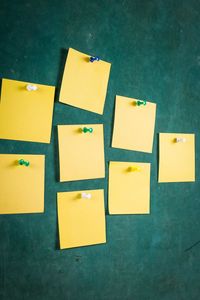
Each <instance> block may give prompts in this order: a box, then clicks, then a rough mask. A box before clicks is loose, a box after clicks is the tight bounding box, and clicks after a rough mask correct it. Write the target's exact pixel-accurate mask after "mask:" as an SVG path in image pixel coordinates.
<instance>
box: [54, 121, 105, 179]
mask: <svg viewBox="0 0 200 300" xmlns="http://www.w3.org/2000/svg"><path fill="white" fill-rule="evenodd" d="M84 128H86V129H87V130H90V129H92V132H89V131H87V132H83V129H84ZM58 139H59V160H60V181H72V180H82V179H94V178H103V177H105V158H104V137H103V125H102V124H89V125H58Z"/></svg>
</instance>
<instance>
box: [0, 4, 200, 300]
mask: <svg viewBox="0 0 200 300" xmlns="http://www.w3.org/2000/svg"><path fill="white" fill-rule="evenodd" d="M199 18H200V2H199V1H198V0H196V1H195V0H190V1H187V0H181V1H179V0H177V1H172V0H168V1H160V0H152V1H148V0H143V1H141V0H124V1H113V0H110V1H106V0H94V1H90V0H89V1H86V0H76V1H71V0H68V1H67V0H66V1H65V0H60V1H57V0H50V1H42V0H34V1H33V0H21V1H20V0H15V1H7V0H1V1H0V40H1V41H0V76H1V78H2V77H5V78H11V79H17V80H24V81H31V82H38V83H42V84H50V85H56V86H57V87H58V90H57V91H59V85H60V79H61V74H62V70H63V63H64V60H65V56H66V49H67V48H69V47H73V48H75V49H78V50H80V51H83V52H85V53H90V54H93V55H99V56H101V57H102V58H103V59H105V60H107V61H110V62H112V71H111V76H110V81H109V86H108V93H107V98H106V105H105V113H104V115H103V116H100V115H96V114H93V113H90V112H86V111H85V112H83V111H81V110H79V109H76V108H72V107H70V106H67V105H64V104H61V103H58V102H57V98H58V97H57V96H56V99H55V109H54V118H53V129H52V137H51V144H50V145H45V144H38V143H37V144H34V143H28V142H15V141H6V140H1V141H0V153H33V154H37V153H43V154H45V155H46V179H45V213H44V214H31V215H2V216H0V299H2V300H8V299H10V300H23V299H25V300H27V299H34V300H43V299H44V300H54V299H55V300H57V299H61V300H62V299H63V300H86V299H87V300H104V299H105V300H133V299H134V300H135V299H136V300H146V299H147V300H157V299H158V300H169V299H170V300H186V299H190V300H198V299H199V297H200V296H199V295H200V285H199V280H200V273H199V272H200V271H199V270H200V242H199V241H200V232H199V227H200V218H199V208H200V187H199V181H200V174H199V166H200V156H199V153H200V140H199V129H200V102H199V101H200V98H199V92H200V81H199V78H200V43H199V32H200V22H199ZM116 94H118V95H124V96H128V97H136V98H137V97H138V98H140V99H151V100H153V101H155V102H157V104H158V110H157V121H156V128H155V139H154V149H153V154H144V153H139V152H134V151H123V150H118V149H112V148H111V147H110V144H111V134H112V124H113V108H114V99H115V95H116ZM57 95H58V93H57ZM87 122H88V123H93V122H94V123H104V124H105V153H106V178H105V179H100V180H88V181H78V182H70V183H59V182H58V149H57V132H56V125H57V124H76V123H87ZM158 132H186V133H196V182H195V183H174V184H173V183H170V184H158V183H157V171H158ZM138 134H139V133H138ZM80 155H81V153H80ZM109 160H120V161H123V160H124V161H142V162H143V161H144V162H151V163H152V172H151V214H150V215H145V216H144V215H139V216H136V215H135V216H134V215H127V216H109V215H108V214H107V215H106V221H107V244H104V245H96V246H91V247H83V248H76V249H70V250H64V251H60V250H59V247H58V228H57V216H56V214H57V211H56V193H57V192H58V191H72V190H76V189H84V188H88V189H93V188H104V189H105V205H106V212H107V187H108V183H107V179H108V177H107V176H108V161H109ZM22 184H23V183H22Z"/></svg>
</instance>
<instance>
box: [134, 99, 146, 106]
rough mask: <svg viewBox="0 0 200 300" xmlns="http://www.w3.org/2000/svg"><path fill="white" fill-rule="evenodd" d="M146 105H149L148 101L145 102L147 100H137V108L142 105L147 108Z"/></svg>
mask: <svg viewBox="0 0 200 300" xmlns="http://www.w3.org/2000/svg"><path fill="white" fill-rule="evenodd" d="M146 104H147V101H145V100H144V101H142V100H137V101H136V106H140V105H144V106H145V105H146Z"/></svg>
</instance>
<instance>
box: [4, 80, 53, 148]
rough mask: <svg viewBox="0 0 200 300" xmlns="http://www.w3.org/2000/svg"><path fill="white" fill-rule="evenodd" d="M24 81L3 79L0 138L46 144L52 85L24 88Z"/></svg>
mask: <svg viewBox="0 0 200 300" xmlns="http://www.w3.org/2000/svg"><path fill="white" fill-rule="evenodd" d="M28 84H29V83H28V82H23V81H16V80H9V79H3V80H2V89H1V101H0V138H1V139H9V140H20V141H30V142H41V143H50V137H51V126H52V115H53V105H54V92H55V87H53V86H46V85H41V84H33V85H35V86H37V90H35V91H28V90H27V89H26V86H27V85H28Z"/></svg>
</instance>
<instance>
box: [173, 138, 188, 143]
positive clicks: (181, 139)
mask: <svg viewBox="0 0 200 300" xmlns="http://www.w3.org/2000/svg"><path fill="white" fill-rule="evenodd" d="M174 140H175V142H176V143H185V142H186V138H181V137H180V138H178V137H177V138H175V139H174Z"/></svg>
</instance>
